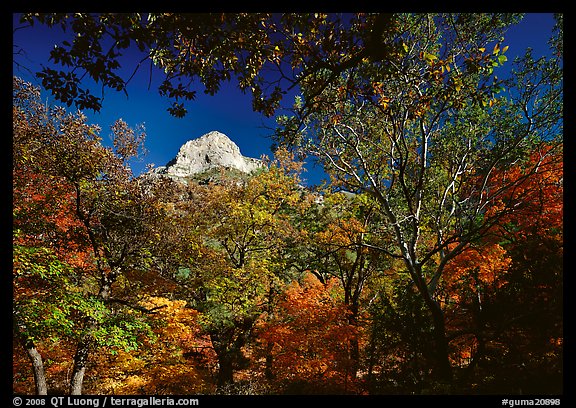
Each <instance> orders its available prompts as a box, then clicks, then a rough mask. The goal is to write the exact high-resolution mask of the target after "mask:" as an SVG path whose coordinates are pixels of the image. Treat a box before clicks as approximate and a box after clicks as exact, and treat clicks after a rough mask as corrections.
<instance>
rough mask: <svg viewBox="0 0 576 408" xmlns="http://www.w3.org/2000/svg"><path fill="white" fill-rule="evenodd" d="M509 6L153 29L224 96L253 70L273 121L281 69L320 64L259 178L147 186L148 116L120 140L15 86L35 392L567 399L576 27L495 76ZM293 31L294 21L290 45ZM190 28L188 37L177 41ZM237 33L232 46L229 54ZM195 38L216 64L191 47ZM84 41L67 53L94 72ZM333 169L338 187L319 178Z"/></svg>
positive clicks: (24, 291) (304, 72)
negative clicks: (567, 42) (81, 51)
mask: <svg viewBox="0 0 576 408" xmlns="http://www.w3.org/2000/svg"><path fill="white" fill-rule="evenodd" d="M489 17H490V16H487V15H475V14H470V15H461V16H459V17H458V16H452V15H446V16H445V15H442V16H435V17H434V18H432V17H430V16H428V15H407V14H399V15H390V16H388V15H386V16H380V15H376V16H372V15H363V14H359V15H355V16H354V18H353V19H352V20H351V21H350V24H348V25H347V24H344V23H343V22H342V21H341V20H338V19H336V20H334V19H331V18H330V17H329V16H324V17H322V15H320V16H318V15H305V16H297V15H284V16H282V18H279V17H274V18H270V19H266V18H265V17H263V16H259V15H258V16H256V15H232V14H224V15H223V16H222V19H221V20H218V19H216V18H215V19H213V20H212V19H210V20H209V21H208V22H209V24H208V23H207V25H206V26H205V27H203V28H202V29H200V28H198V30H199V31H194V30H192V29H190V30H189V31H187V30H184V29H183V28H182V27H184V26H185V24H184V23H190V24H192V23H193V22H195V21H196V20H194V18H192V17H185V16H184V17H178V15H176V16H172V17H170V16H157V17H156V19H151V23H150V24H155V25H154V26H153V27H154V30H157V31H154V32H155V33H156V37H154V38H155V39H156V40H158V43H157V44H156V45H158V47H160V46H166V47H167V48H166V49H165V50H164V52H162V51H161V49H160V48H155V51H154V52H155V53H156V54H154V55H153V56H152V60H153V61H154V62H155V63H157V64H159V65H160V66H163V67H165V68H166V70H167V71H166V72H167V75H168V74H169V72H172V73H174V72H177V71H178V70H181V71H179V72H180V74H182V76H184V75H190V76H191V77H194V76H198V77H199V78H201V79H202V80H203V81H205V82H204V83H205V85H207V86H212V87H213V88H214V89H213V90H214V91H217V88H218V85H217V83H219V81H221V80H223V79H225V78H224V77H222V76H221V74H222V72H229V73H232V74H234V75H236V76H238V77H239V78H240V79H241V84H242V83H243V82H242V80H244V81H245V84H244V85H245V87H246V88H249V87H252V91H253V92H254V98H255V102H254V108H255V109H256V110H261V111H263V112H264V113H265V114H272V113H274V112H275V108H276V107H277V103H278V102H279V100H280V95H281V93H280V91H278V92H277V93H274V92H272V94H270V95H264V94H262V93H260V94H259V93H258V92H261V89H268V88H265V87H264V88H260V86H261V85H262V84H261V83H259V82H258V81H259V80H260V79H261V78H260V77H259V76H258V75H257V72H259V71H258V69H260V68H261V67H262V66H263V65H264V64H265V62H268V63H273V62H274V61H276V62H277V63H278V65H277V67H278V68H279V69H280V70H282V69H286V68H287V67H285V66H284V65H283V64H284V62H286V61H290V62H291V64H292V68H293V69H294V70H295V72H296V71H297V72H298V74H297V75H296V76H295V77H294V78H296V82H297V83H298V85H299V87H300V91H301V97H298V98H296V101H295V104H294V105H293V107H292V109H291V111H290V113H289V114H287V115H278V116H277V121H278V127H277V129H276V133H275V141H276V146H275V150H274V152H275V154H274V157H269V158H263V161H262V163H261V165H260V162H258V165H257V166H256V165H254V166H253V167H254V168H252V167H251V172H247V173H241V174H239V173H238V172H237V171H230V169H225V168H222V169H219V170H218V169H213V168H212V169H210V174H209V177H208V176H206V177H204V176H202V175H195V176H194V177H190V178H188V179H187V180H184V178H183V177H181V175H180V176H179V178H174V177H173V178H170V177H166V176H164V175H162V174H160V173H154V174H153V173H151V172H149V173H143V174H141V175H136V174H133V172H132V170H131V167H130V163H131V160H132V159H133V158H136V157H141V155H142V153H143V151H144V146H145V140H146V133H145V130H144V128H141V127H131V126H129V125H128V124H127V123H126V122H124V121H123V120H121V119H119V120H118V121H117V122H116V123H115V124H114V126H113V127H112V129H111V132H112V141H111V143H110V145H109V146H107V145H106V144H104V143H103V140H102V137H103V136H102V133H104V132H103V131H102V129H100V128H99V126H97V125H96V124H91V123H89V122H88V121H87V118H86V116H85V115H84V113H82V111H81V110H76V111H72V110H70V109H66V108H63V107H60V106H57V105H53V106H51V105H49V104H47V103H45V100H44V98H43V97H42V93H41V90H40V89H39V88H37V87H35V86H33V85H32V84H30V83H28V82H26V81H24V80H22V79H20V78H18V77H14V79H13V109H12V115H13V139H12V142H13V146H12V150H13V156H12V160H13V162H12V166H13V172H12V181H13V208H12V218H13V302H12V305H13V309H12V319H13V339H14V342H13V350H12V352H13V374H14V377H13V390H14V392H15V393H23V394H33V393H37V394H46V393H48V392H50V393H60V394H67V393H70V394H83V393H84V394H155V395H157V394H180V395H182V394H361V395H367V394H371V395H372V394H498V393H503V394H507V395H510V394H560V393H562V392H563V390H562V384H563V338H564V336H563V135H562V129H563V111H562V101H563V93H562V78H563V77H562V41H561V38H562V37H561V33H562V31H561V24H559V27H560V28H559V29H558V30H557V36H556V37H554V38H553V39H552V41H551V42H550V44H551V47H552V49H553V50H554V54H553V55H552V56H550V57H549V58H541V59H534V58H532V56H531V54H530V52H529V51H528V52H527V53H526V54H525V55H523V56H522V57H520V58H517V59H516V61H515V63H514V64H515V65H514V69H513V70H512V71H511V72H510V74H509V76H508V77H507V78H506V79H498V78H497V77H495V75H494V73H495V70H496V69H497V68H498V67H500V66H502V65H503V64H504V63H505V62H506V61H507V58H506V56H505V53H506V52H507V47H506V46H505V45H504V43H501V41H500V36H501V34H502V33H503V30H504V28H505V27H506V26H507V25H509V24H511V21H512V20H513V19H515V18H517V17H515V16H508V15H503V16H502V15H495V16H493V17H490V18H489ZM29 18H30V19H32V18H37V19H38V21H39V22H40V23H45V24H48V21H50V20H48V17H46V16H44V17H42V16H41V17H29ZM51 18H53V19H54V20H53V21H52V22H50V24H56V23H57V22H59V21H60V20H59V19H62V21H67V20H66V17H63V16H60V15H55V16H52V17H51ZM75 18H76V19H77V20H76V21H77V25H75V26H74V30H78V31H83V30H84V31H86V30H93V29H94V27H92V28H90V27H89V26H88V25H87V21H89V18H88V17H82V16H79V17H78V16H76V17H75ZM90 18H93V19H94V21H97V20H98V19H97V18H95V17H90ZM107 18H109V19H110V20H105V21H104V20H102V19H100V20H98V21H100V23H102V24H103V25H105V26H108V25H109V27H114V28H115V29H116V35H118V36H120V35H126V36H127V38H132V37H130V36H134V37H133V38H132V39H134V38H135V40H134V41H136V43H137V44H140V45H139V46H142V47H143V48H145V47H147V46H149V45H150V44H151V41H152V37H149V35H151V33H150V32H146V31H138V30H136V29H135V28H134V27H135V26H133V27H132V29H134V31H130V30H128V31H126V32H123V31H122V30H125V29H126V30H127V28H126V27H128V25H126V24H124V23H125V21H123V20H122V21H120V20H121V19H123V18H128V15H120V16H116V17H114V16H108V17H107ZM179 18H182V19H184V20H185V19H186V18H190V21H188V20H185V21H180V20H179ZM115 19H120V20H118V21H116V20H115ZM170 19H172V20H174V21H172V20H170ZM252 19H257V20H254V21H253V20H252ZM168 20H170V21H168ZM559 21H560V22H561V17H560V18H559ZM132 23H133V24H136V22H132ZM259 24H260V25H259ZM272 25H274V32H275V33H276V34H278V33H279V32H283V33H285V34H286V33H290V34H286V36H285V37H282V39H278V41H279V42H278V43H274V42H270V41H272V40H274V39H276V38H280V37H275V36H274V35H271V34H270V33H269V32H268V31H267V30H270V29H271V27H272ZM479 26H482V27H483V28H482V29H483V31H481V34H482V35H480V34H478V35H477V33H478V32H479V31H477V30H476V29H473V28H474V27H476V28H477V27H479ZM215 27H219V29H218V30H217V29H216V28H215ZM366 27H372V30H368V29H367V28H366ZM232 28H235V29H234V30H232ZM304 28H306V29H307V30H304ZM140 29H142V27H140ZM283 29H285V30H286V31H282V30H283ZM142 30H143V29H142ZM170 30H176V31H178V32H179V33H180V34H181V36H180V37H178V38H179V39H178V40H175V41H179V43H177V44H176V45H174V44H172V43H169V44H168V43H163V42H162V41H160V40H159V37H158V36H161V35H164V34H166V35H167V37H166V38H165V39H168V38H170V39H171V40H173V37H171V36H170V35H169V34H170V33H172V31H170ZM220 30H224V32H227V30H232V31H233V32H234V33H235V34H234V35H233V36H231V37H228V39H227V40H223V43H222V44H223V45H222V47H220V48H217V47H216V48H214V49H212V48H211V47H213V43H212V42H210V41H208V39H211V38H212V37H211V36H210V35H213V36H215V37H216V36H218V38H222V35H223V34H222V31H220ZM250 30H255V31H250ZM365 30H368V32H370V33H371V34H366V32H367V31H365ZM111 31H114V30H111ZM94 32H96V31H94ZM266 35H270V36H269V37H267V36H266ZM186 36H189V37H186ZM243 36H245V37H243ZM215 37H214V38H215ZM85 38H86V41H95V43H98V41H101V40H102V38H103V37H98V36H92V37H85ZM192 39H194V40H195V41H196V42H194V43H193V45H191V44H192V43H191V42H189V41H192ZM200 39H204V40H206V42H205V43H203V42H202V41H200ZM156 40H155V41H156ZM274 41H276V40H274ZM375 42H378V43H375ZM119 44H121V43H119ZM167 44H168V45H167ZM183 44H187V45H188V46H190V47H191V48H190V49H189V51H188V52H189V53H192V54H193V53H194V52H196V53H197V54H196V55H198V56H202V58H198V59H192V60H191V61H188V60H186V58H189V57H190V55H192V54H186V53H184V52H180V53H176V54H174V55H170V58H168V54H167V52H168V51H167V50H168V49H170V50H173V49H174V48H173V47H176V49H178V47H179V46H182V47H183ZM263 44H264V45H263ZM270 44H272V46H271V47H268V45H270ZM383 44H385V45H386V47H385V48H379V50H380V51H377V50H375V49H374V46H375V45H380V46H382V45H383ZM69 45H70V44H69ZM74 46H80V44H79V43H78V44H77V43H75V44H73V45H71V46H70V49H69V50H65V49H64V48H60V49H59V50H57V51H55V52H56V54H55V55H59V58H61V59H64V60H66V58H69V57H70V56H73V57H74V58H71V57H70V58H71V59H70V61H75V62H74V63H76V64H78V66H79V67H80V66H83V67H84V68H85V69H87V70H88V71H87V72H92V71H90V67H89V64H88V62H86V61H84V62H83V61H82V60H81V58H76V57H77V56H78V54H77V52H78V50H77V49H75V48H74ZM118 46H119V45H118ZM193 47H196V48H194V50H193V49H192V48H193ZM262 47H263V48H262ZM90 49H92V50H94V52H97V48H95V47H93V48H90ZM210 49H212V51H209V50H210ZM257 49H264V50H269V49H270V50H271V51H270V53H268V52H267V51H266V53H263V54H261V55H259V54H258V53H256V51H254V50H257ZM237 50H239V54H236V53H235V52H236V51H237ZM246 50H250V51H251V52H252V51H253V52H254V53H253V54H249V53H247V51H246ZM67 51H69V52H70V54H66V52H67ZM210 52H212V53H213V54H210ZM238 55H241V58H243V59H244V61H243V62H245V63H246V69H254V70H255V71H254V72H253V75H251V76H250V75H248V74H246V72H245V71H243V70H240V68H238V66H236V64H237V62H238V61H237V60H238ZM258 55H259V56H258ZM210 56H212V57H215V56H217V57H218V58H220V59H219V61H223V62H222V63H221V65H218V64H216V63H214V61H213V60H212V61H210V58H209V57H210ZM257 56H258V58H261V60H259V61H254V60H253V58H256V57H257ZM252 57H253V58H252ZM75 58H76V59H75ZM106 58H108V59H109V61H114V54H113V53H108V54H107V56H106ZM223 58H225V59H224V60H223ZM284 58H286V59H287V60H286V61H284V60H283V61H284V62H282V63H280V60H281V59H284ZM168 61H172V62H170V63H169V62H168ZM71 63H72V62H71ZM82 64H84V65H82ZM186 64H190V65H186ZM203 64H206V65H203ZM210 64H215V65H213V67H215V70H214V71H206V70H203V69H201V68H206V67H207V66H209V65H210ZM113 66H114V65H113V64H109V65H107V67H108V68H106V69H112V67H113ZM216 68H217V69H216ZM106 69H104V68H102V71H99V72H96V71H93V73H94V74H95V75H96V74H98V75H99V74H102V73H103V72H105V71H106ZM52 74H54V75H56V73H55V72H54V73H47V72H44V73H43V74H41V75H40V77H42V78H44V82H43V85H44V86H45V87H47V88H49V89H54V88H58V86H57V83H56V82H55V80H54V77H53V78H52V80H48V79H47V78H49V75H52ZM244 74H246V76H244ZM228 75H229V74H228ZM167 78H168V79H167V82H166V83H165V84H164V86H165V88H166V92H167V93H168V91H169V90H171V91H174V89H176V88H171V86H170V85H169V84H170V82H169V81H170V80H174V78H175V76H170V75H168V77H167ZM286 78H287V77H286ZM109 79H110V78H109ZM51 81H52V82H51ZM211 81H212V82H211ZM214 81H215V82H214ZM108 85H110V84H108ZM72 89H73V88H64V89H63V90H62V89H61V90H62V91H63V92H64V91H66V92H71V90H72ZM180 90H181V91H182V92H184V91H183V90H182V88H180ZM72 93H73V92H72ZM62 95H63V94H61V96H62ZM82 95H83V97H84V98H85V97H86V94H78V95H68V96H69V97H70V98H73V97H82ZM172 96H176V99H178V95H176V93H174V92H173V93H172ZM265 96H266V97H265ZM190 99H193V98H190ZM70 100H72V99H70ZM258 101H259V102H258ZM84 102H86V99H84ZM68 105H69V106H70V105H71V103H69V104H68ZM174 106H176V105H174ZM178 107H180V106H179V105H178ZM84 108H94V106H84ZM174 113H175V114H180V113H182V112H181V111H180V110H179V109H176V111H175V112H174ZM182 114H183V113H182ZM206 157H207V156H206ZM312 158H313V159H314V160H315V161H316V162H317V163H318V164H320V165H322V166H323V169H324V170H325V171H326V173H327V175H328V180H326V182H325V183H324V185H322V186H317V187H315V188H308V187H306V186H305V183H304V182H303V180H302V178H303V166H304V163H303V161H304V160H307V159H312ZM209 162H210V161H209Z"/></svg>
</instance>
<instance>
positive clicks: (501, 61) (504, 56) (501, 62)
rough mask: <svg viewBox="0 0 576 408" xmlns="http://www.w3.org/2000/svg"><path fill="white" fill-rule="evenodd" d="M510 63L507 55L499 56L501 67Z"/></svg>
mask: <svg viewBox="0 0 576 408" xmlns="http://www.w3.org/2000/svg"><path fill="white" fill-rule="evenodd" d="M506 61H508V57H507V56H506V55H499V56H498V62H499V63H500V65H504V63H505V62H506Z"/></svg>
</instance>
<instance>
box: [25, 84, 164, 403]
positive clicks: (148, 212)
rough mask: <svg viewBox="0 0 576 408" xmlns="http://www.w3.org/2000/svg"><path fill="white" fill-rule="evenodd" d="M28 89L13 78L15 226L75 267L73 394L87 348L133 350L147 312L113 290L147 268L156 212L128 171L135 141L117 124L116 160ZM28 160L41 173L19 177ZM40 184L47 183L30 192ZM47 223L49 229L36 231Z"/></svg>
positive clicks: (79, 123)
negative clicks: (122, 279)
mask: <svg viewBox="0 0 576 408" xmlns="http://www.w3.org/2000/svg"><path fill="white" fill-rule="evenodd" d="M31 89H32V88H31V87H30V86H29V85H23V84H22V82H21V81H19V80H18V79H15V81H14V115H15V122H14V144H15V147H16V148H17V149H15V150H17V152H18V154H17V155H16V156H15V160H16V162H15V166H14V171H15V174H16V175H18V179H17V183H16V184H15V187H17V194H15V199H16V202H15V208H16V209H17V211H18V214H17V215H18V218H17V222H16V223H15V226H16V227H19V228H20V229H21V230H23V231H26V232H27V233H28V234H30V235H31V239H33V240H35V241H36V242H38V241H40V242H41V243H42V245H46V243H47V244H49V245H57V246H56V248H57V249H58V251H60V253H61V254H62V256H64V259H68V260H69V259H76V261H75V262H76V263H75V265H76V268H75V271H76V273H77V277H76V278H75V279H74V285H73V286H74V288H75V290H76V291H77V293H81V294H82V295H81V296H80V295H76V296H80V297H83V303H82V307H81V308H80V306H78V305H77V306H76V307H75V308H74V310H75V311H77V312H79V313H78V315H75V316H74V319H75V326H74V330H71V333H70V334H71V335H72V336H73V338H74V339H75V340H76V341H77V348H76V354H75V356H74V362H75V365H74V369H73V372H72V376H71V380H70V392H71V393H73V394H79V393H81V389H82V381H83V378H84V372H85V369H86V364H87V360H88V357H89V355H90V352H91V351H92V349H93V347H94V346H104V347H122V348H125V349H131V348H134V347H136V346H137V343H138V339H137V338H138V336H139V335H140V334H144V333H146V332H147V331H148V330H149V328H148V325H147V323H146V322H145V321H144V320H143V319H142V316H141V313H142V311H143V310H144V309H140V310H138V309H134V308H131V305H130V302H127V301H126V300H125V299H118V298H115V297H113V295H112V286H113V285H114V283H115V282H116V281H117V279H118V278H119V277H120V276H121V275H122V274H123V273H125V272H126V271H127V270H132V269H136V270H143V269H145V268H146V267H147V263H148V262H149V261H148V259H149V256H148V252H147V248H149V246H150V241H153V239H154V235H153V234H151V233H150V231H149V230H147V229H146V221H147V220H150V219H152V218H154V217H155V216H156V215H157V213H156V205H155V204H154V197H153V196H151V195H146V194H145V192H144V191H143V189H142V188H141V185H140V183H139V181H138V180H136V179H134V178H133V177H132V176H131V174H130V171H129V170H128V168H127V167H126V165H125V164H126V160H127V159H128V158H129V157H130V155H132V154H134V153H135V152H136V146H137V145H138V143H139V141H141V140H142V138H143V137H142V135H143V134H142V133H140V134H138V133H137V132H135V131H133V130H132V129H130V128H129V127H128V126H127V125H126V124H125V123H124V122H123V121H118V122H117V123H116V124H115V126H114V127H113V129H112V131H113V132H114V133H115V135H116V137H115V139H114V147H115V149H116V154H115V153H114V152H113V151H112V150H111V149H109V148H105V147H103V146H102V145H101V144H100V138H99V136H98V135H97V133H98V132H99V129H98V128H97V127H95V126H90V125H88V124H86V117H85V116H83V115H82V114H81V113H78V114H76V115H74V114H67V113H66V112H65V111H64V110H63V109H62V108H53V109H52V110H49V111H48V110H47V109H45V108H43V105H42V104H41V103H40V101H39V93H38V91H37V90H36V91H34V90H31ZM28 162H30V163H35V164H34V166H35V168H34V170H36V171H37V172H38V173H39V175H38V176H36V175H35V174H34V173H32V178H31V179H26V178H25V177H23V178H21V174H20V172H21V171H26V170H28V168H29V167H30V166H29V165H28ZM27 166H28V168H27ZM27 174H30V173H27ZM22 176H25V174H22ZM31 180H32V181H33V183H31V182H30V181H31ZM44 180H47V181H48V183H47V184H45V185H42V184H41V183H40V184H35V182H37V181H40V182H42V181H44ZM21 185H22V187H24V188H23V189H20V186H21ZM30 199H32V200H30ZM21 200H22V201H21ZM34 200H36V201H37V202H39V203H42V201H44V203H43V204H48V203H47V202H46V200H54V202H55V203H56V204H57V206H55V207H48V209H47V210H42V209H40V210H39V209H38V206H37V204H36V205H35V206H32V207H30V205H29V203H28V202H29V201H32V203H33V201H34ZM24 204H26V205H24ZM30 208H31V209H32V210H34V211H37V213H36V215H39V216H40V218H39V221H40V223H36V222H35V221H34V218H23V216H25V215H30V214H29V212H28V213H27V211H29V210H30ZM43 212H44V214H43ZM44 220H46V221H48V223H44V224H42V221H44ZM31 242H34V241H31ZM78 252H80V257H78V255H77V254H78ZM49 259H50V258H47V260H49ZM78 261H80V262H78ZM42 267H43V268H46V267H47V265H43V266H42ZM41 270H42V269H40V271H41ZM56 276H57V275H56ZM62 313H64V312H62ZM69 313H71V312H67V313H64V315H63V316H64V317H66V316H67V315H68V314H69Z"/></svg>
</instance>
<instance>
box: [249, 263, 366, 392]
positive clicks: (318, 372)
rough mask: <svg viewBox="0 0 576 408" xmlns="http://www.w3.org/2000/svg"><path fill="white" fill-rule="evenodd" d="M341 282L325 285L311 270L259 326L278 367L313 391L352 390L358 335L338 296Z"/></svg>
mask: <svg viewBox="0 0 576 408" xmlns="http://www.w3.org/2000/svg"><path fill="white" fill-rule="evenodd" d="M337 292H338V282H337V280H336V279H331V280H329V281H328V282H327V284H326V285H323V284H322V283H321V282H319V281H318V279H316V278H315V277H314V276H313V275H312V274H307V275H305V277H304V279H303V281H302V284H299V283H298V282H292V283H291V284H290V286H289V287H288V289H287V290H286V291H285V293H284V296H283V298H282V300H281V301H280V302H279V305H278V310H277V312H276V313H275V314H274V315H272V316H268V320H266V321H263V322H261V324H260V327H259V335H260V339H261V340H263V341H264V342H268V344H272V356H273V359H274V362H273V371H274V373H275V375H276V378H277V379H278V380H280V381H283V382H285V383H288V384H289V383H291V382H306V383H307V384H308V385H312V386H313V387H314V389H312V390H309V391H312V392H322V391H328V390H332V391H334V390H338V391H340V392H342V391H351V390H352V389H353V388H354V385H355V384H353V381H352V379H351V378H350V376H349V374H348V372H349V369H350V365H351V364H352V362H351V360H350V359H349V350H348V344H349V342H350V340H351V339H353V338H354V337H355V336H356V335H357V332H356V329H355V327H354V326H352V325H350V324H349V323H348V311H347V309H346V307H345V306H344V305H343V303H342V302H341V301H339V300H338V299H337V297H336V296H334V295H335V294H336V293H337Z"/></svg>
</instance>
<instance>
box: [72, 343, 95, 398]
mask: <svg viewBox="0 0 576 408" xmlns="http://www.w3.org/2000/svg"><path fill="white" fill-rule="evenodd" d="M89 352H90V343H89V341H88V339H87V338H84V339H82V340H81V341H80V343H78V348H77V349H76V355H75V356H74V369H73V371H72V378H71V379H70V395H82V383H83V382H84V373H85V372H86V364H87V363H88V355H89Z"/></svg>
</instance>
